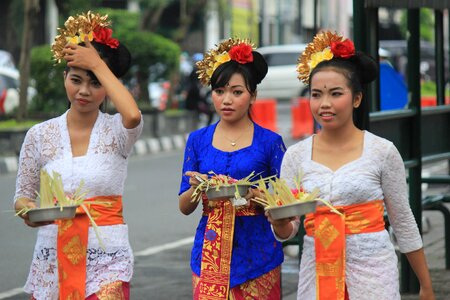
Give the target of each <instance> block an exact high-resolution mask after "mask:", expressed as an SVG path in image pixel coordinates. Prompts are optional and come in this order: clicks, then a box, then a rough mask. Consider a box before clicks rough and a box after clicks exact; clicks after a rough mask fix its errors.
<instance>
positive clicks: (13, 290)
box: [0, 287, 24, 299]
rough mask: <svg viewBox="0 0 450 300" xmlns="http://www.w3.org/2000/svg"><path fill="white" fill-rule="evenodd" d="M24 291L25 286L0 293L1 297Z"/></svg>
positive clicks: (8, 296)
mask: <svg viewBox="0 0 450 300" xmlns="http://www.w3.org/2000/svg"><path fill="white" fill-rule="evenodd" d="M23 293H24V291H23V288H21V287H20V288H15V289H12V290H9V291H6V292H2V293H0V299H6V298H10V297H12V296H16V295H20V294H23Z"/></svg>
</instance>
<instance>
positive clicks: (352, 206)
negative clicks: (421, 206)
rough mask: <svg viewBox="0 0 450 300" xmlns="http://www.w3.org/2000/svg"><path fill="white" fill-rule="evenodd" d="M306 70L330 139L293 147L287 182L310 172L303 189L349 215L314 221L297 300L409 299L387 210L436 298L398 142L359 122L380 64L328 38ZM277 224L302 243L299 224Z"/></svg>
mask: <svg viewBox="0 0 450 300" xmlns="http://www.w3.org/2000/svg"><path fill="white" fill-rule="evenodd" d="M298 71H299V78H300V79H301V80H303V81H304V82H305V83H307V84H309V88H310V108H311V112H312V114H313V116H314V118H315V120H316V121H317V122H318V123H319V124H320V126H321V130H320V132H319V133H318V134H315V135H313V136H311V137H309V138H306V139H305V140H302V141H300V142H298V143H297V144H295V145H293V146H291V147H290V148H288V150H287V152H286V154H285V156H284V158H283V162H282V166H281V178H284V179H285V180H286V181H287V182H288V184H290V185H291V186H292V187H295V185H294V180H295V178H296V177H297V176H299V172H303V177H302V186H303V188H304V189H305V190H306V191H312V190H313V189H314V188H316V187H318V188H319V189H320V194H319V197H320V198H322V199H324V200H327V201H329V202H330V203H331V204H332V205H333V206H334V207H336V208H337V209H338V210H339V211H340V212H341V215H339V214H336V213H334V212H331V211H330V209H329V208H328V207H327V206H323V205H320V206H318V207H317V210H316V212H315V213H314V214H308V215H306V218H305V222H304V226H305V230H306V235H305V237H304V246H303V254H302V257H301V265H300V272H299V284H298V296H297V298H298V299H302V300H303V299H306V300H310V299H311V300H312V299H358V300H359V299H364V300H370V299H373V300H375V299H376V300H395V299H400V293H399V274H398V266H397V264H398V262H397V256H396V254H395V250H394V247H393V245H392V243H391V241H390V238H389V234H388V232H387V231H386V230H385V228H384V221H383V210H384V208H386V209H387V213H388V215H389V220H390V222H391V225H392V227H393V228H394V231H395V235H396V237H397V240H398V244H399V247H400V251H401V252H403V253H405V254H406V256H407V258H408V260H409V263H410V264H411V266H412V268H413V270H414V272H415V273H416V275H417V277H418V278H419V281H420V299H422V300H423V299H434V293H433V289H432V285H431V279H430V275H429V271H428V266H427V263H426V259H425V255H424V251H423V245H422V239H421V236H420V233H419V230H418V228H417V224H416V222H415V219H414V217H413V214H412V212H411V209H410V207H409V202H408V197H407V185H406V179H405V169H404V164H403V161H402V158H401V156H400V154H399V152H398V151H397V149H396V147H395V146H394V145H393V144H392V142H390V141H388V140H386V139H383V138H381V137H378V136H376V135H374V134H372V133H370V132H368V131H365V130H360V129H359V128H358V127H357V126H356V125H355V122H354V121H353V113H354V110H356V109H357V108H358V107H359V106H360V105H361V101H363V99H362V87H363V85H364V84H367V83H369V82H371V81H373V80H374V79H375V78H376V77H377V74H378V72H377V71H378V66H377V64H376V62H375V60H373V59H372V58H371V57H369V56H368V55H366V54H364V53H361V52H357V51H355V48H354V45H353V42H352V41H350V40H348V39H346V40H344V39H343V38H342V36H339V35H337V34H335V33H331V32H322V33H319V34H318V35H317V36H316V37H315V38H314V40H313V42H311V43H310V44H309V45H308V47H307V48H306V50H305V52H304V53H303V54H302V56H301V57H300V60H299V66H298ZM361 109H362V108H361ZM319 203H320V202H319ZM267 216H268V218H269V221H270V222H271V223H272V228H273V231H274V233H275V235H276V237H277V239H279V240H280V241H283V240H287V239H290V238H292V237H293V236H295V235H296V234H297V231H298V227H299V219H298V217H297V218H290V219H289V218H286V219H281V220H273V219H272V218H271V217H270V215H269V214H267Z"/></svg>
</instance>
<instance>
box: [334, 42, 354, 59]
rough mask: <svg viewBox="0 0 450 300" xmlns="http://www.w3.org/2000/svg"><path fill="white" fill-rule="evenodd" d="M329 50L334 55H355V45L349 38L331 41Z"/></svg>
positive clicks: (345, 56)
mask: <svg viewBox="0 0 450 300" xmlns="http://www.w3.org/2000/svg"><path fill="white" fill-rule="evenodd" d="M331 52H332V53H333V55H334V56H335V57H341V58H350V57H352V56H353V55H355V45H354V44H353V42H352V41H351V40H349V39H346V40H344V41H342V42H332V43H331Z"/></svg>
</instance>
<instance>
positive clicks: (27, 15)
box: [17, 0, 39, 122]
mask: <svg viewBox="0 0 450 300" xmlns="http://www.w3.org/2000/svg"><path fill="white" fill-rule="evenodd" d="M24 4H25V5H24V22H23V34H22V45H21V50H20V62H19V71H20V98H19V109H18V110H17V121H19V122H20V121H22V120H24V119H25V118H26V116H27V97H28V82H29V78H30V56H31V43H32V37H33V27H34V26H33V23H34V22H33V21H34V20H35V19H36V15H37V12H38V10H39V0H24Z"/></svg>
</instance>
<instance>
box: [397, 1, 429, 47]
mask: <svg viewBox="0 0 450 300" xmlns="http://www.w3.org/2000/svg"><path fill="white" fill-rule="evenodd" d="M407 17H408V16H407V13H406V11H405V12H404V13H403V14H402V15H401V18H400V32H401V33H402V35H403V36H404V37H405V39H406V36H407V34H406V32H407V21H408V19H407ZM420 38H421V39H422V40H425V41H428V42H433V41H434V13H433V10H432V9H429V8H421V9H420Z"/></svg>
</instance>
